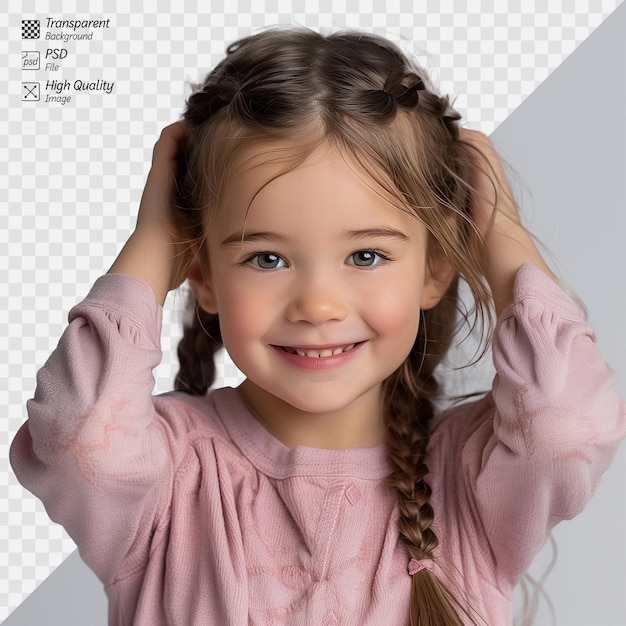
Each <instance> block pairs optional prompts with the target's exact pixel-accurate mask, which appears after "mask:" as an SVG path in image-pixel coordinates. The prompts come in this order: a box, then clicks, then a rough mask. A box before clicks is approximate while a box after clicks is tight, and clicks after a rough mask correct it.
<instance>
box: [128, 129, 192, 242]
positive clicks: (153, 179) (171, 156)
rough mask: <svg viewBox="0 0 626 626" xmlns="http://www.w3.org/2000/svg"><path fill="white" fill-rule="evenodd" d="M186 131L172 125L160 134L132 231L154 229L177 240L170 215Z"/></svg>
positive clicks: (187, 131) (171, 215)
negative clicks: (179, 157)
mask: <svg viewBox="0 0 626 626" xmlns="http://www.w3.org/2000/svg"><path fill="white" fill-rule="evenodd" d="M188 134H189V130H188V127H187V125H186V124H185V122H182V121H181V122H175V123H174V124H170V125H169V126H166V127H165V128H164V129H163V130H162V131H161V136H160V137H159V139H158V141H157V142H156V144H154V149H153V151H152V167H151V168H150V172H149V173H148V179H147V180H146V186H145V188H144V190H143V194H142V196H141V204H140V205H139V215H138V216H137V226H136V231H139V230H143V229H151V228H155V227H156V228H157V229H160V230H163V231H164V232H166V233H169V234H171V235H172V239H173V240H174V241H175V240H176V239H177V235H176V225H175V223H174V219H173V213H172V201H173V199H174V191H175V182H176V176H177V175H178V155H179V154H180V152H181V149H182V148H183V146H184V143H185V140H186V139H187V136H188Z"/></svg>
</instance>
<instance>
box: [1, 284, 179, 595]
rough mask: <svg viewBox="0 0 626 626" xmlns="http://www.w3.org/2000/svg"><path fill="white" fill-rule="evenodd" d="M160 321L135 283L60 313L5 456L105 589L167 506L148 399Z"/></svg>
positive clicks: (98, 289)
mask: <svg viewBox="0 0 626 626" xmlns="http://www.w3.org/2000/svg"><path fill="white" fill-rule="evenodd" d="M161 315H162V309H161V307H159V306H158V304H157V302H156V300H155V298H154V295H153V293H152V291H151V289H150V287H149V286H148V285H147V284H146V283H144V282H143V281H141V280H139V279H136V278H133V277H131V276H126V275H122V274H109V275H106V276H103V277H101V278H99V279H98V280H97V281H96V283H95V284H94V286H93V288H92V290H91V291H90V293H89V295H88V297H87V298H86V299H85V300H84V301H83V302H81V303H80V304H78V305H77V306H75V307H74V308H73V309H72V310H71V311H70V314H69V321H70V324H69V326H68V327H67V329H66V330H65V332H64V334H63V336H62V338H61V340H60V342H59V345H58V347H57V348H56V350H55V351H54V352H53V353H52V355H51V356H50V358H49V359H48V361H47V362H46V364H45V365H44V366H43V367H42V368H41V370H40V371H39V373H38V375H37V388H36V391H35V396H34V398H33V399H31V400H29V401H28V404H27V408H28V415H29V419H28V421H27V422H26V423H25V424H24V425H23V426H22V427H21V429H20V430H19V432H18V434H17V435H16V437H15V440H14V441H13V444H12V448H11V463H12V466H13V469H14V471H15V474H16V475H17V477H18V479H19V480H20V482H21V483H22V484H23V485H24V486H25V487H26V488H27V489H28V490H30V491H32V493H34V494H35V495H36V496H37V497H39V498H40V499H41V500H42V501H43V503H44V504H45V506H46V510H47V512H48V514H49V515H50V517H51V518H52V519H53V520H54V521H56V522H59V523H61V524H62V525H63V526H64V527H65V528H66V530H67V531H68V533H69V534H70V536H71V537H72V538H73V539H74V541H75V542H76V543H77V544H78V546H79V547H80V549H81V554H82V556H83V558H84V559H85V561H86V562H87V563H88V564H89V565H90V567H92V568H93V569H94V571H95V572H96V573H97V574H98V576H99V577H100V578H101V579H102V580H103V581H104V582H105V584H107V583H109V582H110V581H111V579H112V577H113V576H114V575H115V573H116V571H117V568H118V567H119V565H120V563H121V561H122V560H123V559H124V558H125V557H127V556H128V554H129V553H130V552H134V553H136V554H135V556H136V557H137V559H139V560H141V559H142V558H143V556H142V555H140V554H139V552H141V551H145V550H147V549H148V545H149V537H150V534H151V532H153V529H154V527H155V525H156V524H157V522H158V516H159V514H160V512H161V511H162V510H163V509H164V508H165V507H166V504H167V502H168V501H169V482H170V475H171V469H170V465H171V462H170V457H169V452H168V446H167V437H166V435H165V433H164V425H163V424H162V420H159V419H158V416H157V415H156V414H155V409H154V406H153V403H152V397H151V393H152V390H153V386H154V378H153V376H152V369H153V368H154V367H155V366H156V365H158V363H159V362H160V360H161V350H160V347H159V343H158V342H159V337H160V330H161Z"/></svg>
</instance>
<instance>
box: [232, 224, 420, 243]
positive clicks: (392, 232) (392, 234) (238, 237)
mask: <svg viewBox="0 0 626 626" xmlns="http://www.w3.org/2000/svg"><path fill="white" fill-rule="evenodd" d="M343 236H344V237H345V238H346V239H351V240H353V241H358V240H362V239H372V238H374V239H395V240H396V241H399V242H401V243H405V242H408V241H410V239H409V237H408V236H407V235H405V234H404V233H403V232H402V231H401V230H396V229H395V228H390V227H388V226H384V227H377V228H362V229H359V230H349V231H346V232H345V233H344V234H343ZM288 239H289V238H288V237H286V236H285V235H281V234H280V233H274V232H271V231H249V232H243V231H240V232H237V233H233V234H232V235H230V236H229V237H226V239H224V241H222V243H221V244H220V246H232V245H234V244H239V245H241V244H244V243H250V242H255V241H279V242H285V241H288Z"/></svg>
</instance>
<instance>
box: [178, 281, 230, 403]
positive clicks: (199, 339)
mask: <svg viewBox="0 0 626 626" xmlns="http://www.w3.org/2000/svg"><path fill="white" fill-rule="evenodd" d="M187 310H188V311H190V312H191V313H192V315H193V317H192V320H191V323H186V324H185V325H184V327H183V337H182V339H181V340H180V342H179V344H178V360H179V362H180V369H179V370H178V374H176V379H175V383H174V384H175V389H176V390H177V391H184V392H186V393H189V394H191V395H194V396H203V395H205V394H206V392H207V390H208V389H209V387H210V386H211V385H212V384H213V382H214V380H215V369H216V368H215V360H214V355H215V353H216V352H217V351H218V350H219V349H220V348H222V345H223V344H222V335H221V333H220V325H219V318H218V316H217V315H212V314H210V313H206V312H205V311H203V310H202V309H201V308H200V307H199V306H198V303H197V302H196V299H195V297H194V295H193V293H190V294H189V300H188V302H187Z"/></svg>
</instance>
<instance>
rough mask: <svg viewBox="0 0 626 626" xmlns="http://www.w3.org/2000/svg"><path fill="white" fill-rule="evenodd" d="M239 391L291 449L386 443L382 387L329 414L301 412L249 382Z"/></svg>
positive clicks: (245, 401)
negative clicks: (347, 406)
mask: <svg viewBox="0 0 626 626" xmlns="http://www.w3.org/2000/svg"><path fill="white" fill-rule="evenodd" d="M238 392H239V395H240V396H241V398H242V400H243V402H244V403H245V405H246V406H247V407H248V410H249V411H250V413H251V414H252V415H253V416H254V418H255V419H256V420H257V421H258V422H259V423H260V424H261V425H262V426H263V427H264V428H265V429H266V430H267V431H268V432H269V433H270V434H271V435H273V436H274V437H275V438H276V439H278V440H279V441H280V442H281V443H282V444H283V445H285V446H286V447H288V448H294V447H296V446H307V447H311V448H324V449H341V448H373V447H376V446H379V445H382V444H383V443H384V441H385V430H384V424H383V419H382V404H381V393H380V387H376V388H374V389H370V390H369V391H368V392H366V393H365V394H363V395H362V396H361V397H360V398H359V399H358V401H356V402H353V403H352V404H351V405H350V407H349V408H347V409H344V410H339V411H332V412H328V413H309V412H305V411H301V410H299V409H297V408H296V407H293V406H291V405H290V404H287V403H286V402H284V401H283V400H281V399H280V398H277V397H275V396H273V395H271V394H269V393H267V392H266V391H265V390H263V389H261V388H260V387H258V386H257V385H255V384H254V383H253V382H251V381H250V380H249V379H246V380H245V381H244V382H243V383H242V384H241V385H240V386H239V387H238Z"/></svg>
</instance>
